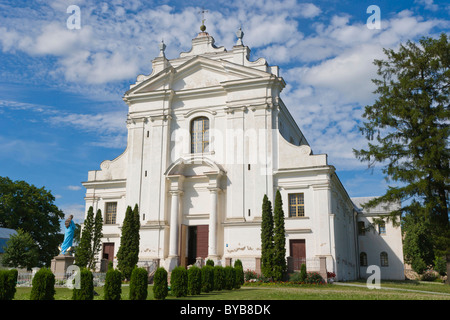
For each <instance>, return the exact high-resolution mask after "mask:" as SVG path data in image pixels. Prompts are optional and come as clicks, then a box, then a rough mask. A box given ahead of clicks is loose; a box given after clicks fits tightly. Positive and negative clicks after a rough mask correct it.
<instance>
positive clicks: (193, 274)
mask: <svg viewBox="0 0 450 320" xmlns="http://www.w3.org/2000/svg"><path fill="white" fill-rule="evenodd" d="M201 292H202V270H201V269H200V268H199V267H197V266H192V267H191V268H190V269H189V270H188V294H190V295H197V294H200V293H201Z"/></svg>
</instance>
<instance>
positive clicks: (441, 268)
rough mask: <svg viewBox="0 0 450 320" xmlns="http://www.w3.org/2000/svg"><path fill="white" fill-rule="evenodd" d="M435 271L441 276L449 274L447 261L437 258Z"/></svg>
mask: <svg viewBox="0 0 450 320" xmlns="http://www.w3.org/2000/svg"><path fill="white" fill-rule="evenodd" d="M434 270H435V271H436V272H437V273H439V275H440V276H442V277H443V276H445V275H446V274H447V261H446V259H444V258H443V257H436V259H435V260H434Z"/></svg>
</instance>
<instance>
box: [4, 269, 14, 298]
mask: <svg viewBox="0 0 450 320" xmlns="http://www.w3.org/2000/svg"><path fill="white" fill-rule="evenodd" d="M17 275H18V272H17V270H16V269H11V270H0V300H13V299H14V295H15V294H16V283H17Z"/></svg>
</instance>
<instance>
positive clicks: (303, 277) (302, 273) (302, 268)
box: [299, 263, 308, 282]
mask: <svg viewBox="0 0 450 320" xmlns="http://www.w3.org/2000/svg"><path fill="white" fill-rule="evenodd" d="M307 276H308V274H307V273H306V264H304V263H302V265H301V266H300V277H299V281H300V282H305V281H306V277H307Z"/></svg>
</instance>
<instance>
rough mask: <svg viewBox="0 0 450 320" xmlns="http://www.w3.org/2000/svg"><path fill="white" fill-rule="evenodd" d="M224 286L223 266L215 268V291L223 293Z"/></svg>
mask: <svg viewBox="0 0 450 320" xmlns="http://www.w3.org/2000/svg"><path fill="white" fill-rule="evenodd" d="M223 286H224V274H223V267H222V266H215V267H214V290H216V291H221V290H222V289H223Z"/></svg>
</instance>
